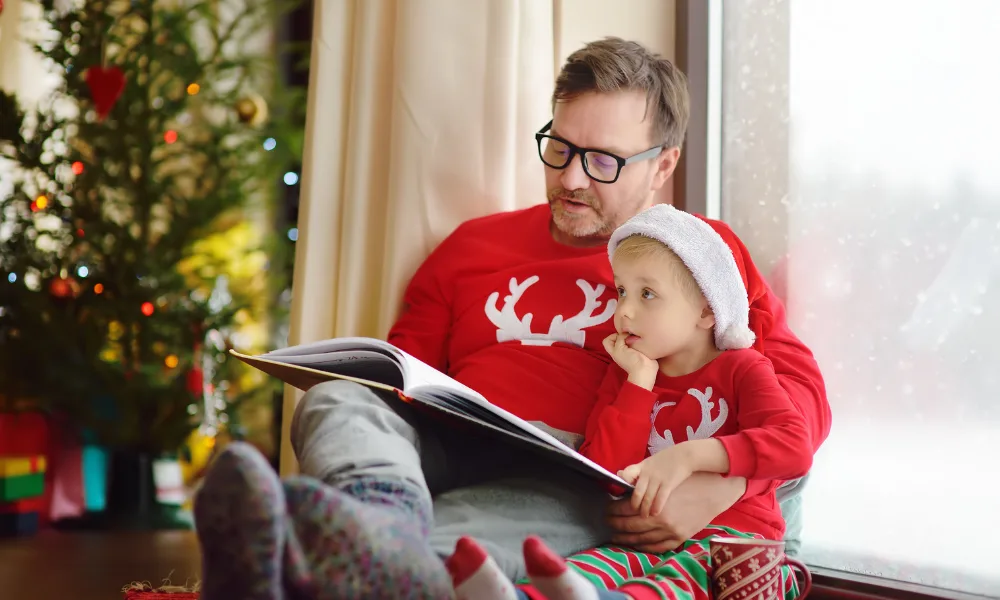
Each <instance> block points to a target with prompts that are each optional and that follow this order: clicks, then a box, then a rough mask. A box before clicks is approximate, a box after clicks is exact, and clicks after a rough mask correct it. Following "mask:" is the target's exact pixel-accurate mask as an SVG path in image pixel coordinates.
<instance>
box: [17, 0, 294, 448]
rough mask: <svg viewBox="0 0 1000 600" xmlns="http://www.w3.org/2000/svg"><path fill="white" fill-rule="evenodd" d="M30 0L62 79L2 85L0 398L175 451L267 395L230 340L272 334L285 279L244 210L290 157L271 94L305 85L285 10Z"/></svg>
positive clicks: (115, 442) (267, 205)
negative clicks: (286, 46) (285, 62)
mask: <svg viewBox="0 0 1000 600" xmlns="http://www.w3.org/2000/svg"><path fill="white" fill-rule="evenodd" d="M40 4H41V6H42V9H43V14H44V18H45V20H46V22H47V25H48V26H47V27H46V28H45V32H46V33H45V34H44V36H42V37H41V39H37V40H33V41H32V43H33V45H34V48H35V50H36V51H37V52H39V53H40V54H41V55H42V56H43V57H44V58H45V60H46V62H47V63H49V64H50V65H52V66H53V68H55V69H58V70H59V72H60V73H62V74H64V77H62V82H61V84H60V85H59V86H58V88H57V89H55V90H54V92H53V93H52V94H51V95H50V96H49V97H47V98H46V99H45V100H44V101H43V102H41V103H40V104H39V105H38V106H33V107H25V106H22V105H21V104H20V103H19V102H18V100H17V98H16V97H14V96H12V95H8V94H5V93H3V92H0V180H2V181H0V223H2V225H0V397H3V398H6V399H7V401H8V402H9V401H11V399H19V400H22V401H23V400H28V401H30V402H32V403H33V404H34V405H37V406H40V407H42V408H44V409H47V410H51V411H53V412H57V413H59V414H63V415H67V416H69V418H70V419H71V421H72V422H73V423H74V424H76V425H78V426H79V428H80V429H81V430H82V431H85V432H88V434H89V435H93V436H96V438H97V441H98V442H99V443H101V444H104V445H106V446H109V447H112V448H124V449H128V450H130V451H135V452H140V453H147V454H153V455H155V454H161V453H171V452H174V451H176V450H177V448H178V447H180V446H181V445H182V443H183V442H184V440H185V439H186V438H187V437H188V435H189V434H190V433H191V431H192V430H193V429H194V428H195V427H197V426H198V425H199V424H200V423H202V422H203V421H204V420H205V419H206V418H208V416H209V415H210V413H213V412H214V411H216V410H219V409H220V408H222V407H223V406H227V405H235V404H237V403H238V402H239V401H240V400H241V399H246V398H250V397H252V396H253V395H254V394H264V395H265V396H266V395H268V394H270V393H271V392H272V390H271V389H269V388H268V387H267V386H268V385H269V383H268V382H266V380H263V379H254V378H252V377H251V376H249V375H247V374H245V373H243V374H241V372H240V371H237V369H239V368H241V367H239V366H238V361H234V360H227V355H226V350H227V349H228V347H230V346H231V345H232V337H233V335H235V334H237V333H239V332H243V333H244V334H245V333H246V331H247V330H250V331H257V332H258V333H259V332H260V331H266V325H265V324H264V323H265V322H266V315H267V313H268V311H269V308H270V306H271V299H272V298H274V297H275V296H276V294H275V287H276V286H277V287H278V288H280V287H281V286H282V285H283V281H284V274H281V273H279V275H278V276H277V277H274V276H272V275H271V273H272V272H273V271H274V269H271V270H270V271H269V269H268V266H269V265H268V257H269V256H270V252H269V251H268V249H267V245H266V244H267V243H268V240H267V239H266V238H264V237H262V236H261V235H258V234H255V233H254V231H259V230H260V229H261V227H256V229H255V228H254V227H253V226H249V225H248V223H249V224H252V223H257V224H258V225H260V224H264V227H265V229H266V227H267V223H268V220H269V214H270V211H272V210H273V208H272V207H273V204H274V200H275V197H276V195H277V189H276V188H277V182H278V181H279V180H280V176H281V173H283V172H284V171H285V170H286V169H285V168H286V166H287V165H288V164H289V163H290V162H291V161H293V160H294V158H295V152H294V144H293V143H290V142H292V139H291V136H289V135H288V134H287V133H286V132H288V131H295V129H294V125H295V123H292V119H293V117H294V115H293V114H292V113H291V112H289V111H288V110H285V109H284V108H282V107H284V106H294V103H295V102H296V101H298V100H299V97H298V96H297V95H296V94H295V93H289V92H286V91H283V90H281V89H280V86H279V85H277V84H278V83H279V81H278V79H277V75H276V73H275V69H276V64H277V61H276V59H275V56H274V54H275V53H274V49H273V46H272V44H270V43H269V42H268V39H269V38H268V31H270V30H271V29H273V26H274V24H275V21H276V17H277V15H278V13H279V11H281V10H284V9H285V8H287V7H286V6H282V5H280V3H278V2H275V1H274V0H238V1H236V0H232V1H231V0H209V1H196V0H195V1H188V0H174V1H171V0H157V1H155V2H154V1H153V0H131V1H129V0H86V1H85V2H83V1H79V0H44V1H42V2H40ZM265 97H267V98H268V100H267V101H265V100H264V98H265ZM2 163H5V164H2ZM276 282H277V284H276ZM254 327H256V328H257V329H256V330H255V329H253V328H254ZM265 337H266V335H265ZM259 338H260V335H256V336H255V337H254V336H252V337H251V338H250V339H249V340H248V341H249V345H250V346H251V347H252V346H259V345H261V344H262V343H264V344H266V343H267V341H266V340H264V341H263V342H262V341H261V340H260V339H259ZM240 345H241V346H245V345H247V344H240ZM206 367H209V368H208V369H206ZM2 409H3V407H2V406H0V410H2ZM213 418H214V416H213Z"/></svg>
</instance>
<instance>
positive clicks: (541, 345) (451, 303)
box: [388, 204, 830, 495]
mask: <svg viewBox="0 0 1000 600" xmlns="http://www.w3.org/2000/svg"><path fill="white" fill-rule="evenodd" d="M549 220H550V212H549V208H548V206H547V205H544V204H542V205H538V206H533V207H531V208H527V209H523V210H518V211H511V212H504V213H499V214H495V215H491V216H488V217H481V218H478V219H473V220H471V221H468V222H466V223H464V224H462V225H461V226H459V227H458V228H457V229H455V231H454V232H453V233H452V234H451V235H450V236H448V238H446V239H445V240H444V241H443V242H441V244H439V245H438V247H437V248H436V249H435V250H434V251H433V252H432V253H431V255H430V256H429V257H428V258H427V259H426V260H425V261H424V263H423V264H422V265H421V266H420V268H419V269H418V270H417V272H416V273H415V274H414V276H413V279H412V280H411V281H410V284H409V286H408V287H407V289H406V292H405V295H404V298H403V310H402V312H401V314H400V316H399V319H398V320H397V322H396V324H395V325H394V326H393V328H392V330H391V331H390V332H389V336H388V340H389V342H391V343H393V344H395V345H396V346H399V347H400V348H402V349H403V350H405V351H407V352H409V353H410V354H412V355H414V356H416V357H417V358H419V359H420V360H422V361H424V362H426V363H427V364H429V365H431V366H433V367H435V368H437V369H439V370H441V371H443V372H445V373H447V374H448V375H451V376H452V377H453V378H455V379H457V380H458V381H460V382H462V383H464V384H465V385H467V386H469V387H471V388H472V389H474V390H476V391H478V392H480V393H481V394H483V395H484V396H485V397H486V398H488V399H489V400H490V401H491V402H493V403H494V404H496V405H497V406H500V407H502V408H504V409H506V410H508V411H510V412H512V413H514V414H516V415H518V416H519V417H521V418H523V419H527V420H539V421H544V422H545V423H547V424H548V425H550V426H552V427H555V428H557V429H562V430H565V431H570V432H573V433H580V434H582V433H584V431H585V429H586V426H587V417H588V416H589V415H590V412H591V409H592V408H593V407H594V404H595V403H596V401H597V390H598V388H599V387H600V385H601V381H602V380H603V378H604V374H605V372H606V371H607V367H608V364H609V363H610V361H611V359H610V357H609V356H608V355H607V353H606V352H605V351H604V348H603V347H602V345H601V340H603V339H604V338H605V337H607V336H608V335H609V334H610V333H611V332H612V331H613V330H614V324H613V321H612V319H611V316H612V314H613V312H614V306H615V305H616V303H617V294H616V293H615V287H614V284H613V279H612V274H611V265H610V263H609V261H608V255H607V247H606V246H604V245H600V246H596V247H593V248H585V249H580V248H570V247H568V246H563V245H561V244H558V243H556V242H555V241H554V240H553V239H552V235H551V233H550V231H549ZM711 223H712V224H713V226H714V227H722V228H725V227H727V226H726V225H725V224H724V223H720V222H715V221H712V222H711ZM734 237H735V236H734ZM733 250H734V252H737V253H739V254H738V255H737V256H739V257H742V260H743V261H744V263H745V264H746V268H747V276H748V277H751V278H756V280H759V281H760V282H761V285H762V286H763V288H762V289H763V290H764V292H762V294H760V295H755V297H751V307H752V308H757V309H758V311H757V312H755V313H754V312H752V314H751V327H753V326H754V325H758V327H757V329H760V330H761V333H762V335H761V336H759V337H760V338H761V339H762V341H763V342H764V343H763V353H764V355H765V356H767V357H768V358H769V359H770V360H771V362H772V363H773V364H774V368H775V371H776V373H777V375H778V381H779V382H780V383H781V385H782V387H783V388H785V390H786V391H787V392H788V394H789V395H790V396H791V399H792V402H793V403H794V404H795V406H796V408H797V409H798V410H799V412H800V413H801V414H802V415H803V417H805V420H806V423H808V425H809V428H810V434H811V443H812V447H813V449H814V450H815V449H816V448H818V447H819V445H820V443H822V442H823V441H824V440H825V439H826V436H827V435H828V433H829V430H830V407H829V405H828V404H827V400H826V393H825V390H824V386H823V379H822V377H821V375H820V372H819V368H818V366H817V365H816V361H815V359H814V358H813V356H812V354H811V353H810V351H809V350H808V349H807V348H806V347H805V346H804V345H803V344H802V342H800V341H799V340H798V339H796V337H795V336H794V335H793V334H792V333H791V331H789V330H788V326H787V325H786V324H785V311H784V307H783V306H782V305H781V303H780V302H779V301H778V299H777V298H775V297H774V295H773V294H772V293H771V292H770V290H769V289H767V285H766V283H763V279H762V278H761V277H760V274H759V273H758V272H757V270H756V268H754V266H753V263H752V262H751V261H750V256H749V253H747V251H746V248H744V247H743V246H742V244H738V247H734V248H733ZM512 286H513V288H514V289H513V293H512V289H511V288H512ZM762 315H763V316H762ZM757 329H755V331H756V330H757ZM764 491H766V486H765V485H758V486H756V487H754V486H753V485H748V491H747V493H748V495H752V494H758V493H761V492H764Z"/></svg>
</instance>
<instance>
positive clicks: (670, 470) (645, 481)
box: [620, 443, 695, 517]
mask: <svg viewBox="0 0 1000 600" xmlns="http://www.w3.org/2000/svg"><path fill="white" fill-rule="evenodd" d="M685 448H686V443H681V444H678V445H676V446H668V447H667V448H664V449H662V450H660V451H659V452H657V453H656V454H654V455H652V456H650V457H649V458H647V459H645V460H643V461H642V462H639V463H636V464H634V465H629V466H628V467H625V469H623V470H622V472H621V473H620V476H621V478H622V479H624V480H625V481H627V482H629V483H631V484H632V485H634V486H635V490H634V491H633V492H632V497H631V498H629V502H630V504H631V505H632V509H633V510H635V511H638V513H639V515H641V516H643V517H656V516H659V515H661V514H663V509H664V508H665V507H666V506H667V500H668V499H669V498H670V494H672V493H673V492H674V490H675V489H677V487H678V486H679V485H680V484H682V483H684V481H685V480H686V479H687V478H688V477H690V476H691V474H692V473H694V472H695V465H694V463H693V461H692V460H691V454H690V453H689V452H685Z"/></svg>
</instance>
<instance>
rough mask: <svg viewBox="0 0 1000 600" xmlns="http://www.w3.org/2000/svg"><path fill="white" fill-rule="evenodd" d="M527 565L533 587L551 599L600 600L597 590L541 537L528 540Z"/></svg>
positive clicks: (530, 537)
mask: <svg viewBox="0 0 1000 600" xmlns="http://www.w3.org/2000/svg"><path fill="white" fill-rule="evenodd" d="M524 564H525V566H526V567H527V568H528V576H529V577H530V578H531V583H532V585H534V586H535V587H536V588H538V591H540V592H542V593H543V594H545V597H546V598H548V600H598V594H597V588H596V587H594V585H593V584H592V583H590V582H589V581H587V580H586V579H585V578H584V577H583V575H580V574H579V573H577V572H576V571H574V570H572V569H570V568H569V567H568V566H567V565H566V561H565V560H564V559H563V557H561V556H559V555H558V554H556V553H555V552H553V551H552V550H550V549H549V547H548V546H546V545H545V542H543V541H542V540H541V538H539V537H537V536H534V535H532V536H529V537H528V539H526V540H524Z"/></svg>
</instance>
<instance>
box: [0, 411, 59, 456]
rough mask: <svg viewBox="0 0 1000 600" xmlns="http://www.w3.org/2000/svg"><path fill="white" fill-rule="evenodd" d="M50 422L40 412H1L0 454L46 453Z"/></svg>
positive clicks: (27, 454) (24, 454) (26, 454)
mask: <svg viewBox="0 0 1000 600" xmlns="http://www.w3.org/2000/svg"><path fill="white" fill-rule="evenodd" d="M48 443H49V424H48V421H47V420H46V418H45V415H43V414H42V413H38V412H15V413H0V456H5V457H6V456H30V455H37V454H45V453H46V448H47V446H48Z"/></svg>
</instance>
